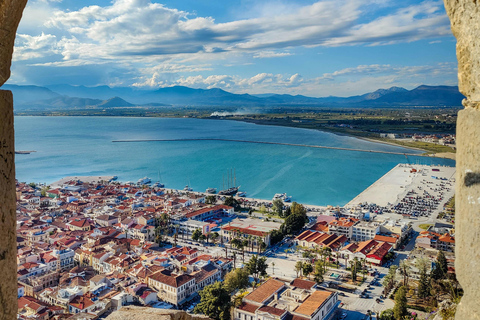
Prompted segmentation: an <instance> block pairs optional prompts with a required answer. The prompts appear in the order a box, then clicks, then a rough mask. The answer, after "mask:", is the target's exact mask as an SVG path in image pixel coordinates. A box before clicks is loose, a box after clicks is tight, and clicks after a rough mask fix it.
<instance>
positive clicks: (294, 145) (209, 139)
mask: <svg viewBox="0 0 480 320" xmlns="http://www.w3.org/2000/svg"><path fill="white" fill-rule="evenodd" d="M173 141H226V142H241V143H259V144H274V145H281V146H291V147H304V148H317V149H334V150H344V151H356V152H370V153H383V154H396V155H405V156H416V157H431V155H426V154H417V153H405V152H392V151H378V150H364V149H354V148H342V147H327V146H317V145H310V144H296V143H284V142H268V141H252V140H237V139H220V138H198V139H138V140H113V141H112V142H173Z"/></svg>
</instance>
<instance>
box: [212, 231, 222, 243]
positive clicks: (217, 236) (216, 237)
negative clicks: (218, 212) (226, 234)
mask: <svg viewBox="0 0 480 320" xmlns="http://www.w3.org/2000/svg"><path fill="white" fill-rule="evenodd" d="M219 237H220V235H219V234H218V232H216V231H215V232H213V233H212V234H211V235H210V239H212V242H213V243H215V242H216V241H217V239H218V238H219Z"/></svg>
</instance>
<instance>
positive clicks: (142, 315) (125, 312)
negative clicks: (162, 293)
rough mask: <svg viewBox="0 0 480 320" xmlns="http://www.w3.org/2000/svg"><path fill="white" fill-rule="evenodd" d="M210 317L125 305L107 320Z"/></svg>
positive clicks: (195, 319) (172, 319)
mask: <svg viewBox="0 0 480 320" xmlns="http://www.w3.org/2000/svg"><path fill="white" fill-rule="evenodd" d="M208 319H210V318H208V317H205V316H199V315H191V314H188V313H186V312H185V311H181V310H166V309H154V308H142V307H134V306H129V307H123V308H122V309H120V310H119V311H116V312H114V313H112V314H111V315H109V316H108V317H107V320H208Z"/></svg>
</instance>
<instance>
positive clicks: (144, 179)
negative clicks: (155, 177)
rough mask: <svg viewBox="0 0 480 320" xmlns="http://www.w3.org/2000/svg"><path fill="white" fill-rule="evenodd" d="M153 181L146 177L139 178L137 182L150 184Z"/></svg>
mask: <svg viewBox="0 0 480 320" xmlns="http://www.w3.org/2000/svg"><path fill="white" fill-rule="evenodd" d="M151 182H152V179H150V178H147V177H144V178H142V179H138V181H137V183H138V184H149V183H151Z"/></svg>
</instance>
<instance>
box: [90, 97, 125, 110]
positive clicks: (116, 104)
mask: <svg viewBox="0 0 480 320" xmlns="http://www.w3.org/2000/svg"><path fill="white" fill-rule="evenodd" d="M133 106H134V105H133V104H131V103H130V102H127V101H125V100H123V99H122V98H119V97H114V98H111V99H108V100H105V101H102V102H101V103H100V104H97V105H96V107H98V108H120V107H133Z"/></svg>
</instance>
